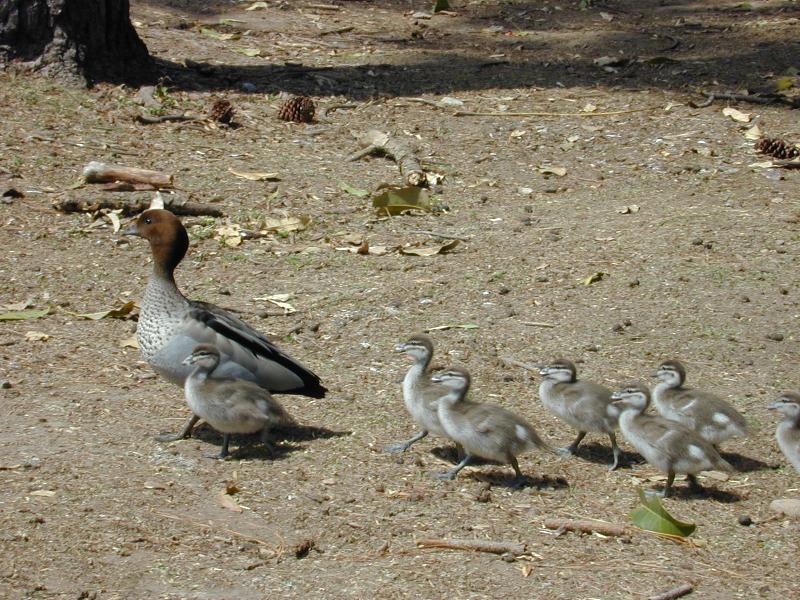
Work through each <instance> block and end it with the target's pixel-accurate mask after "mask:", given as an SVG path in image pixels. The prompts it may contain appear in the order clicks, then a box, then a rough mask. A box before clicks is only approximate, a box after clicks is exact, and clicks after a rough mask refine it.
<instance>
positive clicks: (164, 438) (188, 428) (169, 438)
mask: <svg viewBox="0 0 800 600" xmlns="http://www.w3.org/2000/svg"><path fill="white" fill-rule="evenodd" d="M199 420H200V417H198V416H197V415H192V416H191V417H189V418H188V419H187V420H186V423H184V424H183V427H181V430H180V431H179V432H178V433H159V434H158V435H157V436H155V439H156V440H158V441H159V442H174V441H176V440H182V439H184V438H188V437H189V436H190V435H191V433H192V429H193V428H194V426H195V425H197V422H198V421H199Z"/></svg>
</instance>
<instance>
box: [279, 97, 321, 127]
mask: <svg viewBox="0 0 800 600" xmlns="http://www.w3.org/2000/svg"><path fill="white" fill-rule="evenodd" d="M315 111H316V107H315V106H314V101H313V100H312V99H311V98H309V97H308V96H295V97H293V98H289V99H288V100H287V101H286V102H284V103H283V104H282V105H281V108H280V110H279V111H278V118H279V119H282V120H283V121H294V122H295V123H311V121H313V120H314V112H315Z"/></svg>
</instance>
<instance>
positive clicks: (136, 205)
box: [53, 196, 225, 217]
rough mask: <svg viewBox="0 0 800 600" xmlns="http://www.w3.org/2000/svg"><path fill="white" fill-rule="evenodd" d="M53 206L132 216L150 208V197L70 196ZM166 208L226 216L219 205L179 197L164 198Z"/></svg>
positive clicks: (193, 214) (184, 213) (178, 212)
mask: <svg viewBox="0 0 800 600" xmlns="http://www.w3.org/2000/svg"><path fill="white" fill-rule="evenodd" d="M53 208H55V209H56V210H58V211H61V212H65V213H73V212H96V211H98V210H103V209H107V210H119V211H121V212H122V215H123V216H126V217H130V216H132V215H136V214H139V213H140V212H144V211H146V210H147V209H148V208H150V200H149V199H141V200H138V199H137V200H130V199H129V200H119V199H116V198H102V199H98V200H78V199H76V198H71V197H69V196H67V197H64V198H59V199H57V200H55V201H54V202H53ZM164 208H166V209H167V210H169V211H171V212H172V213H174V214H176V215H178V216H184V217H198V216H209V217H223V216H225V215H224V213H223V212H222V209H220V208H219V207H217V206H211V205H209V204H201V203H199V202H189V201H185V200H179V199H177V198H175V199H173V198H167V199H166V200H164Z"/></svg>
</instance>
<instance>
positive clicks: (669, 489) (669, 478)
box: [664, 469, 675, 498]
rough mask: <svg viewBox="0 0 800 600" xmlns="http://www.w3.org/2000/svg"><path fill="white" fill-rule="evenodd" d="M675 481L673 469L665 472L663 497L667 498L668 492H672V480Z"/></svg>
mask: <svg viewBox="0 0 800 600" xmlns="http://www.w3.org/2000/svg"><path fill="white" fill-rule="evenodd" d="M674 481H675V471H673V470H671V469H670V470H669V471H668V472H667V483H666V485H665V486H664V498H669V496H670V494H672V482H674Z"/></svg>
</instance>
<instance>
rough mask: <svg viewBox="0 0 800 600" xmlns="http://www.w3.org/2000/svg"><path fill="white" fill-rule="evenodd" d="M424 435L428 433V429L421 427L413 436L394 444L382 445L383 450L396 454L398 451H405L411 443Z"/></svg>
mask: <svg viewBox="0 0 800 600" xmlns="http://www.w3.org/2000/svg"><path fill="white" fill-rule="evenodd" d="M426 435H428V431H427V430H426V429H423V430H422V431H420V432H419V433H418V434H416V435H415V436H414V437H412V438H411V439H408V440H406V441H405V442H397V443H396V444H389V445H388V446H384V447H383V451H384V452H388V453H389V454H398V453H400V452H405V451H406V450H408V449H409V448H410V447H411V444H414V443H415V442H418V441H420V440H421V439H422V438H424V437H425V436H426Z"/></svg>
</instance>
